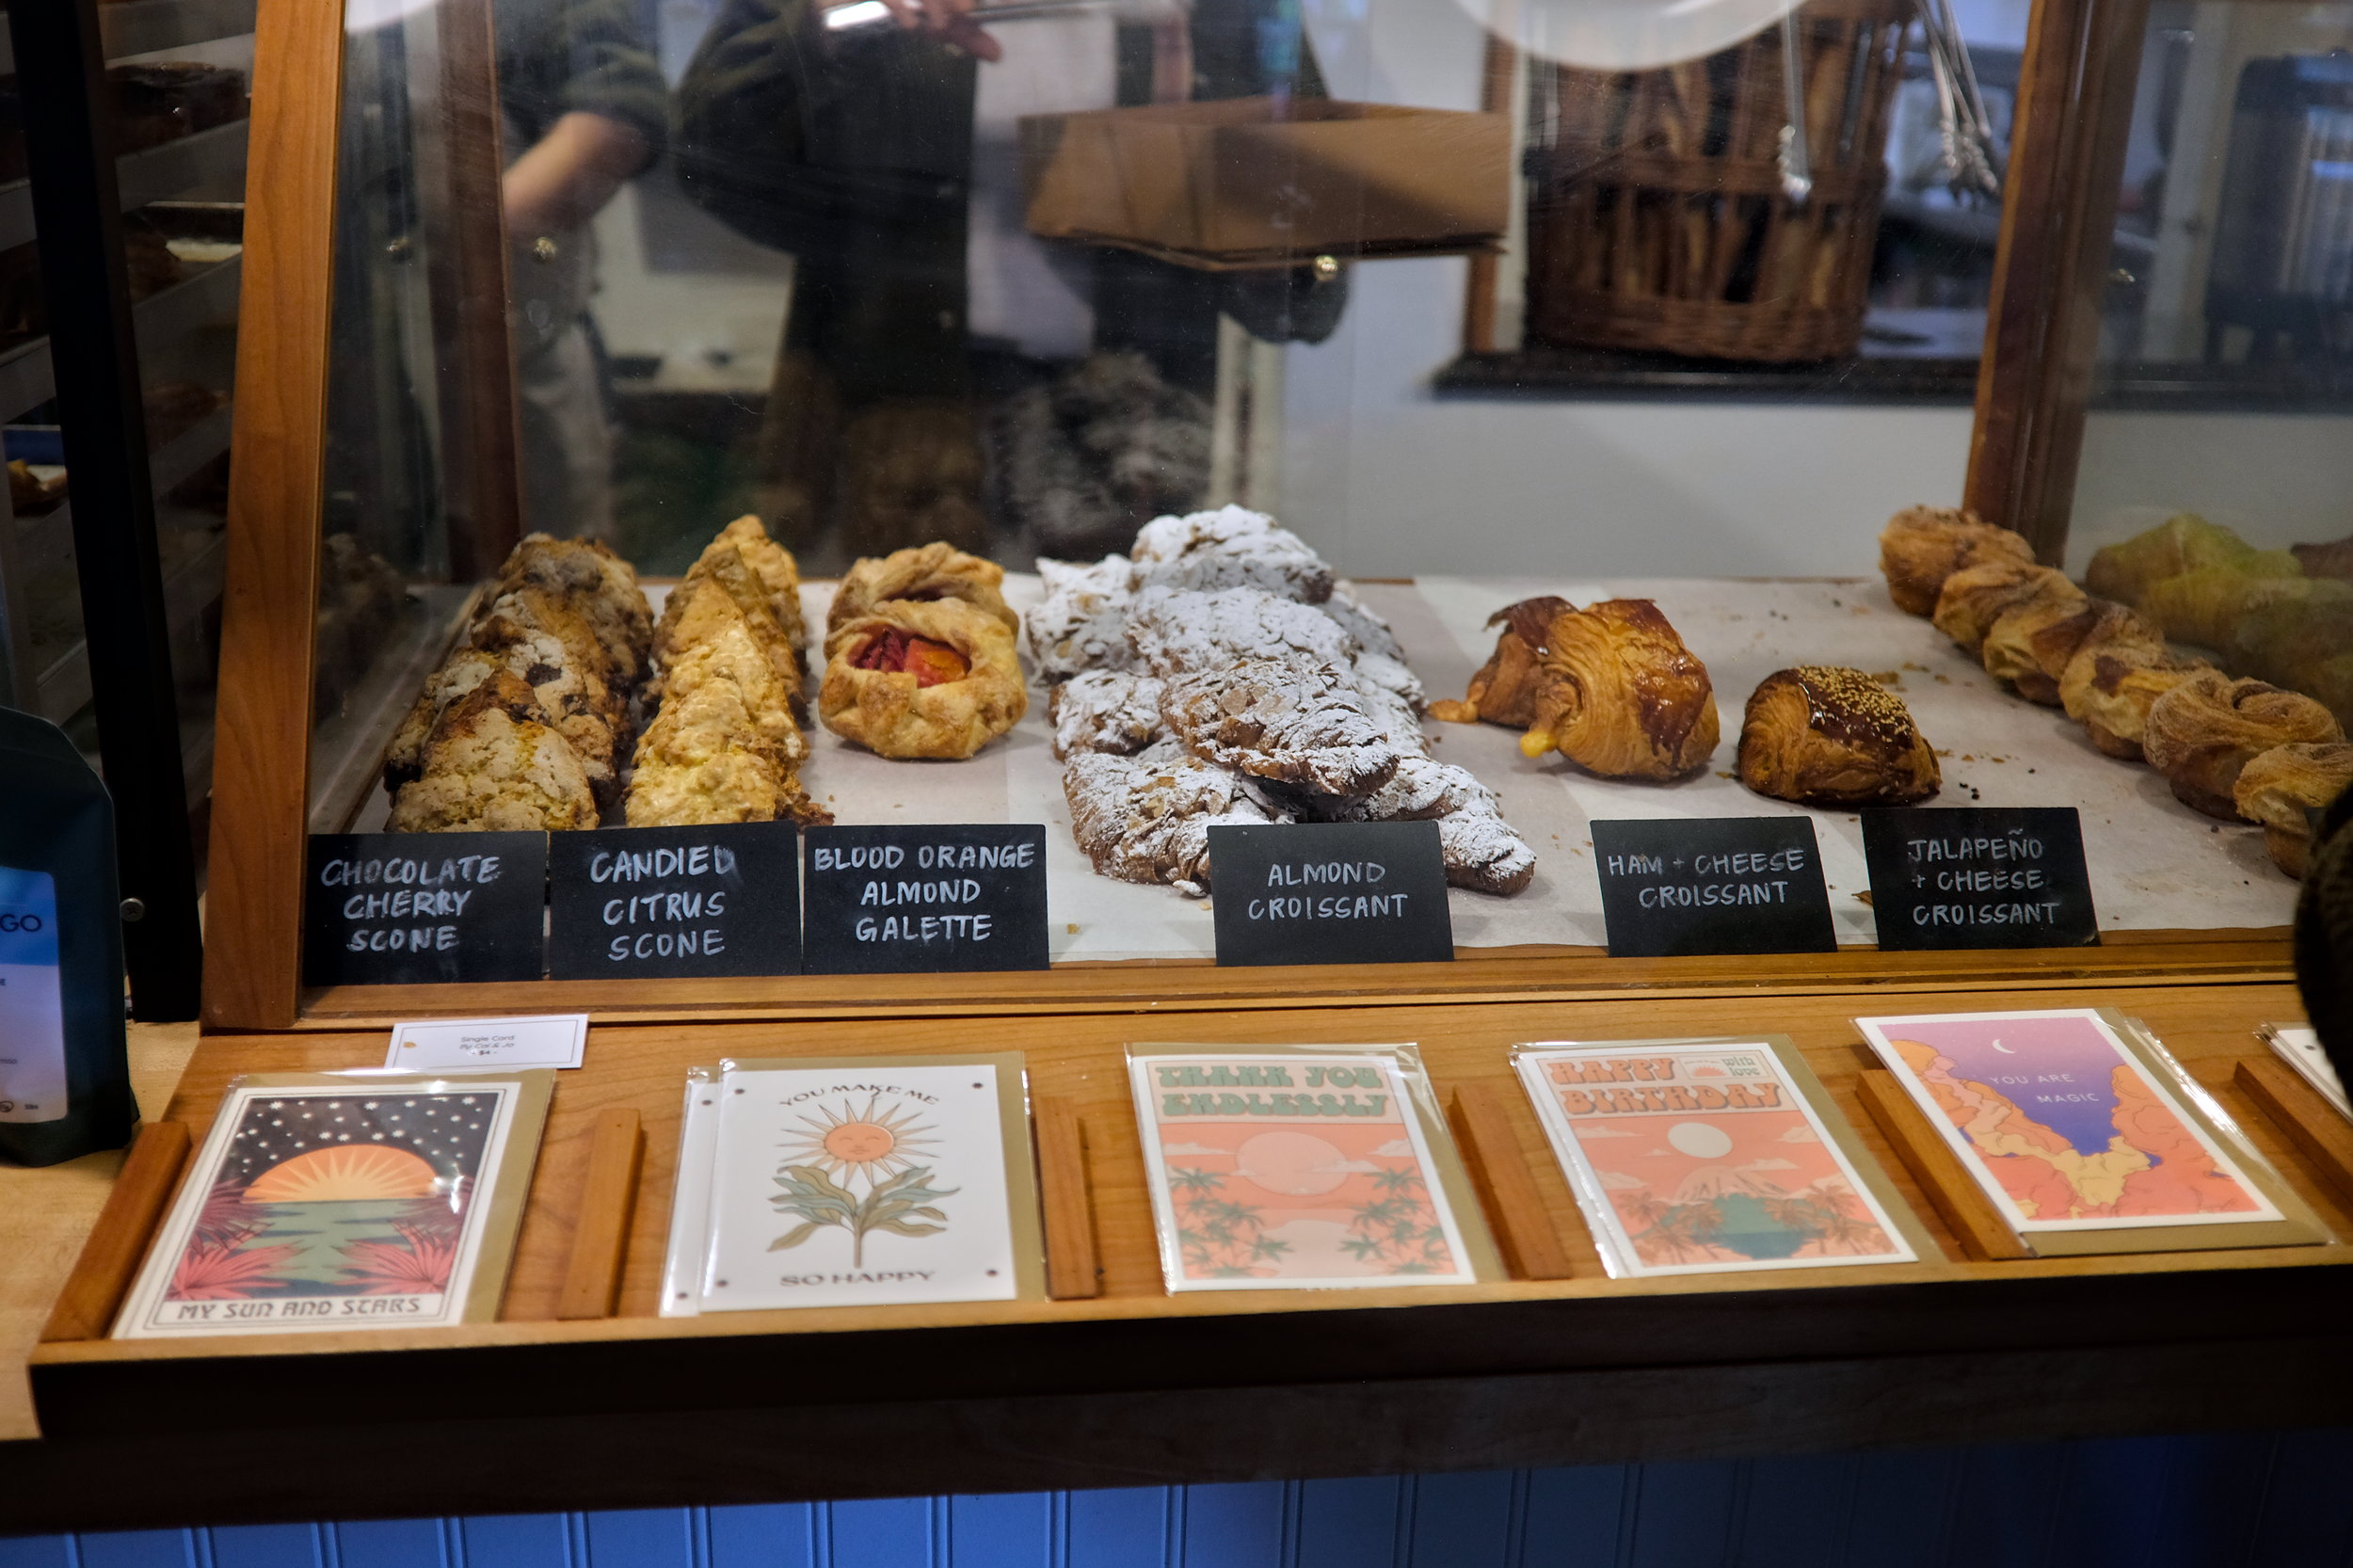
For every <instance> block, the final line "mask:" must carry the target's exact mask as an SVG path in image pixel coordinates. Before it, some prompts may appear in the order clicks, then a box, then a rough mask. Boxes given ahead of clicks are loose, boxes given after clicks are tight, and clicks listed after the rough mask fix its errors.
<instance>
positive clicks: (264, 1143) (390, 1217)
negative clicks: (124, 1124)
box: [114, 1070, 553, 1339]
mask: <svg viewBox="0 0 2353 1568" xmlns="http://www.w3.org/2000/svg"><path fill="white" fill-rule="evenodd" d="M552 1083H553V1075H552V1073H549V1072H547V1071H544V1070H541V1071H531V1072H520V1073H505V1074H486V1075H482V1076H479V1077H476V1076H471V1075H470V1076H467V1077H462V1078H440V1077H433V1076H425V1075H418V1074H409V1073H383V1072H376V1073H347V1074H346V1073H305V1074H268V1075H262V1076H256V1077H250V1078H242V1079H239V1080H236V1081H235V1082H233V1083H232V1084H231V1085H230V1087H229V1091H228V1094H227V1095H226V1096H224V1097H223V1099H222V1101H221V1107H220V1112H219V1114H218V1115H217V1116H216V1117H215V1119H214V1121H213V1127H212V1130H211V1132H210V1133H208V1134H207V1135H206V1137H205V1140H204V1144H203V1147H202V1148H201V1149H200V1150H199V1151H198V1153H197V1157H196V1159H195V1160H194V1162H193V1163H192V1164H191V1165H190V1167H189V1174H188V1176H187V1179H186V1180H185V1181H184V1182H183V1184H182V1185H181V1188H180V1192H179V1196H178V1198H177V1199H176V1200H175V1201H174V1202H173V1204H172V1207H171V1211H170V1213H169V1214H168V1216H167V1217H166V1218H165V1220H164V1224H163V1226H162V1228H161V1229H160V1231H159V1232H158V1233H157V1237H156V1241H155V1244H154V1246H153V1247H152V1249H151V1250H150V1252H149V1254H148V1257H147V1262H146V1265H145V1267H144V1268H142V1269H141V1271H140V1272H139V1277H138V1281H137V1283H136V1285H134V1286H133V1287H132V1289H131V1293H130V1296H129V1298H128V1300H127V1301H126V1302H125V1304H124V1305H123V1309H122V1312H121V1315H120V1318H118V1319H117V1320H116V1324H115V1331H114V1332H115V1336H116V1337H117V1338H123V1339H154V1338H178V1337H184V1336H194V1335H209V1334H285V1333H303V1332H317V1331H325V1330H346V1329H379V1328H424V1327H432V1326H435V1325H439V1324H448V1323H457V1322H469V1321H483V1320H488V1319H491V1318H494V1317H496V1316H497V1312H498V1302H499V1297H500V1295H501V1293H502V1292H503V1290H504V1286H505V1280H506V1266H507V1262H508V1260H509V1258H510V1257H511V1256H513V1253H514V1246H515V1233H516V1230H517V1227H518V1226H519V1224H520V1222H521V1218H522V1206H523V1198H524V1194H525V1192H526V1191H527V1190H528V1188H529V1186H530V1181H531V1169H532V1165H533V1163H534V1161H535V1160H536V1158H537V1154H538V1147H539V1135H540V1131H541V1129H542V1128H543V1126H544V1124H545V1121H546V1117H547V1107H548V1098H549V1095H550V1093H551V1090H552Z"/></svg>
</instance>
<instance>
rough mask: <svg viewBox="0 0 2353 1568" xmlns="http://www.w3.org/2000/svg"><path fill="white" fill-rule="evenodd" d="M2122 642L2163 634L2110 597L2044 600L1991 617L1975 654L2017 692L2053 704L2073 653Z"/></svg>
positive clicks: (2158, 641) (2157, 643) (2150, 644)
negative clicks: (1990, 622)
mask: <svg viewBox="0 0 2353 1568" xmlns="http://www.w3.org/2000/svg"><path fill="white" fill-rule="evenodd" d="M2127 645H2131V646H2137V647H2142V648H2163V647H2164V646H2165V634H2164V633H2163V632H2159V631H2158V630H2157V629H2156V628H2155V627H2153V626H2152V625H2150V624H2149V623H2148V622H2147V621H2145V620H2143V619H2142V618H2141V617H2140V616H2138V615H2137V614H2136V613H2135V612H2134V611H2131V610H2128V609H2126V608H2125V607H2124V606H2123V605H2121V604H2119V603H2117V602H2116V601H2115V600H2107V599H2084V600H2041V601H2035V602H2029V603H2026V604H2022V605H2020V606H2018V607H2017V608H2016V609H2014V610H2010V611H2009V612H2007V613H2006V614H2004V615H2003V616H2001V617H2000V618H1999V619H1997V620H1996V621H1994V623H1993V629H1992V630H1991V631H1989V632H1986V634H1985V646H1984V647H1983V648H1980V649H1979V650H1978V658H1979V660H1980V662H1981V663H1983V664H1984V665H1985V672H1986V673H1987V674H1988V675H1990V676H1993V678H1994V679H1995V680H2007V681H2009V683H2010V684H2011V686H2012V687H2013V688H2014V689H2015V690H2016V691H2017V693H2018V695H2019V696H2023V697H2025V699H2026V700H2027V701H2029V702H2039V703H2041V704H2042V705H2043V706H2044V707H2045V708H2057V707H2058V706H2059V705H2060V700H2059V678H2060V677H2061V676H2063V675H2065V674H2066V673H2067V666H2068V664H2070V663H2071V662H2073V659H2074V657H2075V655H2076V654H2077V653H2079V652H2081V651H2082V650H2083V649H2085V648H2102V647H2106V648H2121V647H2125V646H2127Z"/></svg>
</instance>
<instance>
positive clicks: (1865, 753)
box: [1738, 664, 1943, 807]
mask: <svg viewBox="0 0 2353 1568" xmlns="http://www.w3.org/2000/svg"><path fill="white" fill-rule="evenodd" d="M1738 766H1739V770H1740V782H1741V783H1743V784H1745V785H1747V786H1748V787H1749V788H1750V789H1752V790H1754V791H1755V792H1757V793H1758V794H1760V795H1770V796H1771V797H1772V798H1774V799H1775V800H1790V801H1795V802H1797V803H1798V804H1799V805H1801V806H1843V807H1854V806H1909V805H1911V804H1913V802H1914V801H1921V800H1926V799H1928V798H1929V796H1930V795H1932V794H1934V793H1936V792H1937V789H1938V787H1939V785H1940V784H1942V782H1943V778H1942V776H1941V775H1940V774H1939V772H1938V770H1937V766H1936V752H1935V750H1934V749H1933V748H1932V747H1930V746H1929V743H1928V741H1927V739H1926V738H1925V737H1923V736H1922V735H1921V733H1920V728H1919V726H1917V725H1915V724H1913V722H1912V712H1911V711H1910V710H1909V709H1907V708H1906V707H1905V706H1904V705H1903V700H1902V699H1901V698H1900V697H1898V696H1896V695H1895V694H1894V693H1893V692H1891V691H1889V690H1888V689H1887V688H1886V687H1884V686H1882V685H1881V684H1880V683H1879V682H1878V681H1876V680H1872V679H1871V678H1870V677H1869V676H1867V675H1865V674H1864V673H1863V672H1862V671H1861V670H1857V669H1848V668H1846V667H1844V666H1842V665H1829V664H1801V665H1800V666H1798V667H1797V668H1796V669H1786V670H1775V671H1774V672H1773V673H1772V674H1770V675H1769V676H1767V677H1766V678H1765V679H1764V680H1761V681H1759V682H1758V683H1757V688H1756V690H1755V691H1754V692H1753V693H1751V694H1750V695H1749V706H1748V712H1747V714H1746V716H1745V718H1744V719H1743V721H1742V723H1741V726H1740V751H1739V763H1738Z"/></svg>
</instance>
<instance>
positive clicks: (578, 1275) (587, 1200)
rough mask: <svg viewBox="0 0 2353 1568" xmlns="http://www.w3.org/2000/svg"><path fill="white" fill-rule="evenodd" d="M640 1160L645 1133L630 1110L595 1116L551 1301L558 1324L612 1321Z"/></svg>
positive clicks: (619, 1108) (622, 1108)
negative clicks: (575, 1214) (576, 1209)
mask: <svg viewBox="0 0 2353 1568" xmlns="http://www.w3.org/2000/svg"><path fill="white" fill-rule="evenodd" d="M645 1158H646V1133H645V1128H644V1127H643V1125H642V1124H641V1122H640V1120H639V1117H638V1114H637V1112H635V1111H632V1110H631V1109H629V1108H628V1107H626V1106H616V1107H613V1108H612V1109H610V1110H606V1111H601V1112H598V1114H597V1120H596V1124H595V1126H594V1127H592V1128H590V1130H589V1134H588V1173H587V1177H586V1179H585V1180H584V1182H583V1183H582V1184H581V1191H580V1215H579V1218H578V1219H577V1220H576V1221H575V1222H574V1224H573V1226H572V1254H571V1257H570V1259H569V1260H568V1261H567V1262H566V1264H565V1266H564V1284H563V1288H561V1290H559V1291H558V1293H557V1295H556V1298H555V1315H556V1317H557V1318H558V1319H562V1320H576V1319H582V1318H610V1317H612V1316H613V1308H614V1306H615V1304H616V1303H617V1302H618V1301H619V1299H620V1292H621V1259H622V1256H623V1255H624V1254H625V1253H626V1252H627V1250H628V1246H629V1222H630V1216H631V1215H632V1213H633V1212H634V1211H635V1210H636V1208H637V1173H638V1170H639V1168H640V1167H641V1166H642V1165H643V1164H644V1163H645Z"/></svg>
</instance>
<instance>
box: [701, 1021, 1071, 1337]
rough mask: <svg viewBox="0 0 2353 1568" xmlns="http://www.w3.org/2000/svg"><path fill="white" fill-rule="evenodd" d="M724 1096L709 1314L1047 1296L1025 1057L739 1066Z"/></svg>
mask: <svg viewBox="0 0 2353 1568" xmlns="http://www.w3.org/2000/svg"><path fill="white" fill-rule="evenodd" d="M717 1091H718V1093H717V1098H718V1102H719V1103H718V1107H717V1126H716V1128H715V1130H714V1131H713V1133H712V1149H711V1155H710V1177H709V1196H708V1198H707V1200H706V1203H705V1224H706V1227H707V1232H708V1234H707V1236H706V1238H705V1250H704V1253H703V1257H702V1269H701V1273H700V1288H699V1300H698V1302H697V1306H698V1308H699V1310H701V1311H704V1312H720V1311H735V1310H743V1309H745V1308H755V1307H792V1306H869V1305H880V1304H889V1303H901V1302H968V1301H1010V1300H1013V1299H1016V1297H1031V1298H1035V1297H1039V1296H1042V1295H1043V1294H1044V1293H1045V1267H1046V1262H1045V1248H1044V1245H1043V1243H1042V1240H1041V1229H1040V1225H1039V1221H1038V1210H1037V1185H1036V1176H1035V1167H1034V1163H1033V1157H1032V1152H1031V1144H1030V1119H1029V1100H1028V1092H1027V1085H1026V1080H1025V1079H1024V1076H1023V1072H1022V1065H1021V1059H1020V1057H1019V1056H1017V1055H1003V1056H964V1057H873V1058H868V1059H864V1060H834V1061H776V1062H728V1063H726V1064H723V1071H722V1073H721V1075H720V1078H719V1080H718V1083H717ZM695 1130H696V1129H695V1126H694V1123H693V1122H692V1121H691V1120H690V1124H689V1133H690V1137H691V1135H692V1134H693V1133H694V1132H695ZM689 1217H690V1218H691V1215H690V1216H689ZM675 1245H676V1243H674V1247H675Z"/></svg>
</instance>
